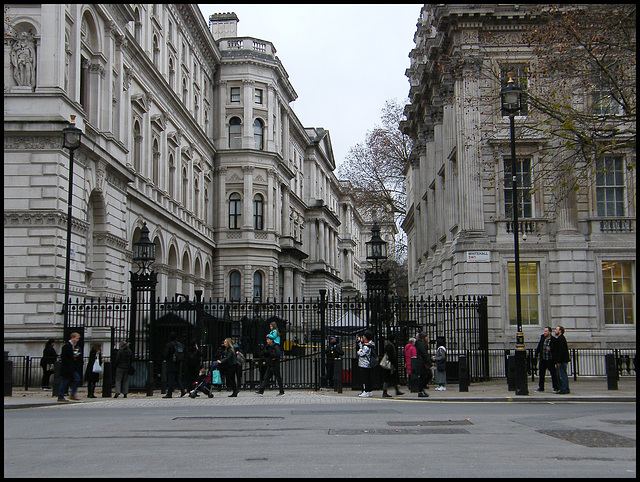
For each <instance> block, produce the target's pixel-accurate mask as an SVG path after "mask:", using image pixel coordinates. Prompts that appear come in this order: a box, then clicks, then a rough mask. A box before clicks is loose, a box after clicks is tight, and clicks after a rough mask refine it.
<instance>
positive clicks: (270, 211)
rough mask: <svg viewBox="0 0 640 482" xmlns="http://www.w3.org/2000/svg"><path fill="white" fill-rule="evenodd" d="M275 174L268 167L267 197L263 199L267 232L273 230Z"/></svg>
mask: <svg viewBox="0 0 640 482" xmlns="http://www.w3.org/2000/svg"><path fill="white" fill-rule="evenodd" d="M276 176H277V172H276V171H275V169H269V170H268V171H267V199H265V200H264V202H265V204H266V206H265V207H266V216H267V223H266V229H267V231H268V232H273V231H274V230H275V213H274V211H275V209H274V203H275V197H274V196H275V194H274V189H275V187H274V184H275V179H276Z"/></svg>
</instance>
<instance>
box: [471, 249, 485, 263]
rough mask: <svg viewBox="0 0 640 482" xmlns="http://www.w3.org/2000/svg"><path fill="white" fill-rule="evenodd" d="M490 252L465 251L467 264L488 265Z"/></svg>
mask: <svg viewBox="0 0 640 482" xmlns="http://www.w3.org/2000/svg"><path fill="white" fill-rule="evenodd" d="M490 261H491V252H490V251H467V263H489V262H490Z"/></svg>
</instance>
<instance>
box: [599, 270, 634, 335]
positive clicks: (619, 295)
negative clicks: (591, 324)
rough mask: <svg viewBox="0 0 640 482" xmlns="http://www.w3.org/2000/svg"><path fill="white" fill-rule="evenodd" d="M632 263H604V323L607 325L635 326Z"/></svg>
mask: <svg viewBox="0 0 640 482" xmlns="http://www.w3.org/2000/svg"><path fill="white" fill-rule="evenodd" d="M632 270H633V265H632V263H631V262H630V261H603V263H602V288H603V292H604V322H605V323H606V324H615V325H618V324H630V325H631V324H633V323H634V320H635V316H633V300H634V298H635V295H634V288H633V280H634V279H635V276H633V273H632Z"/></svg>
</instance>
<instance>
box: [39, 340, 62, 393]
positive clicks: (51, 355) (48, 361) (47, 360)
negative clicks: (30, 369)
mask: <svg viewBox="0 0 640 482" xmlns="http://www.w3.org/2000/svg"><path fill="white" fill-rule="evenodd" d="M55 343H56V341H55V340H54V339H53V338H51V339H49V341H47V344H46V345H45V346H44V350H42V359H41V360H40V366H41V367H42V389H43V390H51V385H49V380H50V379H51V375H53V367H54V364H55V362H56V359H57V358H58V353H57V352H56V349H55V348H54V346H53V345H55Z"/></svg>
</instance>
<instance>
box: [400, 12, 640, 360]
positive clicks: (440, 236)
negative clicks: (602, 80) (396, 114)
mask: <svg viewBox="0 0 640 482" xmlns="http://www.w3.org/2000/svg"><path fill="white" fill-rule="evenodd" d="M535 21H536V15H535V14H534V11H533V6H532V5H530V6H526V5H507V4H482V5H466V4H465V5H462V4H447V5H444V4H437V5H436V4H427V5H425V6H424V7H423V9H422V11H421V17H420V19H419V20H418V26H417V27H418V28H417V31H416V33H415V36H414V41H415V44H416V47H415V49H414V50H413V51H412V52H411V55H410V57H411V66H410V68H409V69H408V70H407V76H408V77H409V80H410V85H411V87H410V100H411V104H410V105H409V106H408V107H407V108H406V110H405V114H406V116H407V120H406V121H405V122H404V124H403V127H402V128H403V130H404V132H405V133H406V134H409V135H411V136H412V138H413V140H414V151H413V154H412V162H411V164H410V165H408V166H407V171H406V176H407V195H408V202H407V206H409V209H408V214H407V216H406V218H405V220H404V222H403V229H404V230H405V231H406V233H407V236H408V244H409V284H410V291H411V293H412V294H414V295H417V296H425V297H426V296H441V295H444V296H447V297H448V296H463V295H486V296H488V303H489V310H488V311H489V331H490V343H491V345H492V347H493V348H502V347H505V348H513V347H514V342H515V332H516V322H515V287H514V286H515V279H514V275H515V269H514V261H515V254H514V253H515V251H514V238H513V231H512V229H511V228H512V215H511V214H510V213H511V211H510V209H511V206H510V204H511V201H510V199H511V196H510V193H509V192H506V191H507V189H505V183H504V182H503V181H504V177H505V176H504V172H505V169H506V166H510V157H511V156H510V142H509V139H510V134H509V132H510V131H509V117H508V116H503V115H502V114H501V110H500V89H501V88H502V87H504V85H505V83H502V84H501V83H500V80H498V79H503V81H506V78H507V76H506V75H504V74H506V73H507V72H508V71H515V73H516V75H517V76H518V77H519V79H518V82H520V85H524V86H525V88H529V89H535V88H536V87H540V85H541V84H542V83H544V82H550V80H549V78H545V77H544V76H538V77H537V78H526V75H524V73H526V72H527V69H528V64H529V63H530V62H535V58H534V57H533V53H532V51H530V50H528V49H527V48H526V47H524V46H523V44H522V43H521V42H520V36H521V35H522V33H523V31H524V29H523V25H524V24H527V23H529V22H535ZM443 66H446V68H444V69H443V68H442V67H443ZM634 68H635V67H634ZM441 69H442V70H441ZM485 72H493V73H494V74H497V75H493V76H491V75H483V73H485ZM536 83H537V84H538V86H536V85H535V84H536ZM590 95H591V93H590V92H585V91H584V89H580V87H578V88H576V90H575V96H576V99H575V101H576V102H578V103H583V104H584V105H586V106H588V105H589V101H588V99H590ZM585 99H587V101H585ZM634 103H635V99H634ZM527 122H528V118H527V116H526V113H524V114H523V113H522V112H521V113H520V115H518V116H517V117H516V123H517V125H518V129H517V131H518V132H517V137H516V152H517V155H516V156H517V157H516V158H517V160H518V162H519V168H518V169H519V174H520V176H519V177H520V178H521V182H520V183H519V184H520V187H519V189H520V190H521V191H520V192H521V193H522V201H521V202H522V203H523V206H520V207H521V209H522V211H521V214H520V222H519V226H520V232H521V233H523V234H522V236H521V238H520V242H519V246H520V267H521V289H522V307H523V309H522V319H523V325H524V334H525V340H526V343H527V345H528V347H532V346H534V344H535V343H537V341H538V339H539V336H540V334H541V332H542V328H543V327H544V326H547V325H550V326H552V327H553V326H557V325H563V326H564V327H565V328H566V329H567V338H568V340H569V343H570V345H571V346H572V347H574V348H575V347H622V346H624V347H629V346H631V347H635V338H636V324H635V323H636V306H635V290H636V287H635V279H636V276H635V273H636V228H635V226H636V220H635V216H636V213H635V198H636V193H635V170H629V171H628V170H626V169H623V168H621V167H620V166H624V165H626V164H634V165H635V155H636V153H635V150H634V151H633V152H631V151H629V150H621V151H620V152H618V153H616V154H615V155H614V156H612V157H611V158H610V159H608V160H607V162H609V161H612V166H613V167H612V171H611V172H612V176H607V179H604V177H603V178H599V179H598V180H596V182H594V183H593V185H591V186H590V187H589V188H585V189H582V190H580V191H579V192H577V193H575V195H572V194H570V195H568V196H566V197H565V198H564V199H562V200H561V202H556V201H557V199H554V193H555V192H557V191H553V190H552V189H551V188H550V186H543V185H536V186H534V185H531V184H530V182H531V181H530V179H532V178H534V177H533V176H532V175H531V174H532V172H531V169H536V168H537V166H539V165H540V163H541V162H540V161H542V160H544V159H542V156H544V152H545V151H548V150H549V149H548V147H549V145H550V144H552V143H553V142H554V140H553V139H551V138H549V137H545V136H540V135H536V134H533V133H531V132H530V131H527V130H526V129H525V127H526V126H527ZM543 147H544V149H543ZM626 161H632V162H626ZM509 170H510V168H509ZM609 177H615V180H613V181H611V180H609ZM496 180H498V181H496ZM508 189H510V187H508ZM611 194H613V195H614V196H615V198H616V199H624V201H625V202H624V203H621V206H616V210H615V211H614V212H611V211H607V210H600V209H599V208H600V206H599V205H600V203H601V202H602V199H603V197H604V196H610V195H611ZM519 211H520V209H519ZM605 211H606V212H605Z"/></svg>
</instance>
